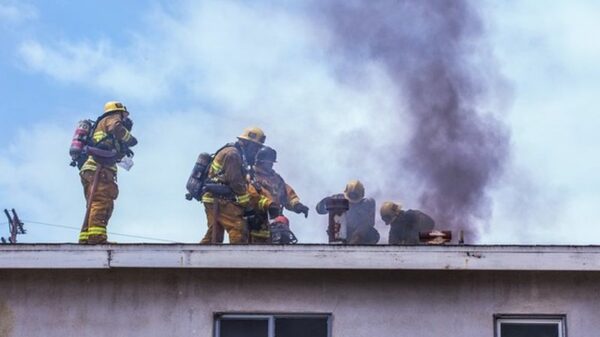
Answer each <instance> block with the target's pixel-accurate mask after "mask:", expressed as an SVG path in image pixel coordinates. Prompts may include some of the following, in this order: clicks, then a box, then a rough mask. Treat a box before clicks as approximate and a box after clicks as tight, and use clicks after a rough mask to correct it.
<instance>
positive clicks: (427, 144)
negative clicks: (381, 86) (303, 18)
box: [319, 0, 509, 242]
mask: <svg viewBox="0 0 600 337" xmlns="http://www.w3.org/2000/svg"><path fill="white" fill-rule="evenodd" d="M324 3H326V4H320V5H319V12H320V15H321V18H323V19H324V20H325V24H326V25H327V26H328V27H329V28H330V32H331V36H330V37H331V40H332V42H333V46H334V48H335V49H334V52H335V53H338V54H337V55H342V57H343V59H344V60H345V62H346V66H345V67H344V72H346V73H348V75H346V76H345V77H347V78H352V77H353V75H352V74H351V72H352V71H353V69H360V68H361V67H360V65H361V64H365V63H367V62H376V63H378V64H380V65H382V66H383V67H384V68H385V70H386V72H387V74H388V76H390V77H391V79H392V81H393V82H394V83H395V84H396V86H397V89H398V95H399V97H401V99H402V100H403V101H404V102H406V103H407V108H406V110H407V111H408V113H409V116H406V113H405V112H399V113H398V114H397V118H398V119H401V122H404V123H410V125H411V129H412V132H413V134H412V136H411V137H412V138H411V140H410V144H409V150H408V153H403V154H397V155H398V159H397V160H396V162H397V169H396V170H395V171H396V172H395V174H396V176H398V175H402V174H406V172H407V171H408V172H409V173H410V174H411V176H412V178H413V179H416V180H417V183H418V184H419V185H420V186H422V190H421V191H422V192H420V193H421V194H420V196H419V201H420V207H421V208H422V209H423V210H425V211H427V212H430V213H431V214H432V216H433V217H434V218H435V219H436V221H437V223H438V224H439V225H438V227H439V228H443V229H454V230H456V229H464V230H465V232H466V235H467V238H468V239H470V241H471V242H472V241H474V240H475V239H476V238H477V235H478V232H479V229H480V226H481V225H482V224H485V223H486V220H489V218H490V217H491V201H490V200H489V197H488V193H487V191H488V188H489V187H490V186H491V185H492V184H493V183H494V182H495V181H496V180H497V178H498V177H499V176H500V175H501V174H502V172H503V168H504V163H505V161H506V159H507V156H508V152H509V135H508V132H507V131H506V128H505V127H504V124H503V123H501V122H500V121H499V120H497V119H495V118H494V117H493V116H492V114H491V113H489V112H484V111H482V110H483V108H482V107H483V106H485V104H486V103H488V102H490V100H493V99H494V97H491V96H493V95H494V94H495V93H496V92H497V90H498V88H497V84H498V83H501V78H500V77H499V75H498V74H497V72H496V70H495V69H494V63H493V60H491V59H490V57H489V55H490V53H489V48H488V46H487V45H486V41H485V32H484V29H483V25H482V22H481V20H480V17H479V15H478V13H477V12H476V9H475V8H474V7H473V6H472V4H476V2H473V3H471V2H469V1H463V0H411V1H397V0H364V1H352V0H339V1H326V2H324ZM371 113H373V112H371ZM407 117H408V118H407ZM390 132H391V133H393V130H390ZM388 138H389V137H388ZM392 145H393V144H392ZM403 193H406V192H405V191H403ZM399 197H401V196H399Z"/></svg>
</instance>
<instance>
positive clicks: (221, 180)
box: [201, 127, 272, 243]
mask: <svg viewBox="0 0 600 337" xmlns="http://www.w3.org/2000/svg"><path fill="white" fill-rule="evenodd" d="M237 138H238V140H237V142H235V143H230V144H227V145H225V146H224V147H222V148H221V149H220V150H218V151H217V153H216V154H215V155H214V159H213V160H212V162H211V164H210V167H209V171H208V178H207V182H206V184H205V188H204V194H203V195H202V199H201V200H202V202H203V203H204V208H205V211H206V217H207V225H208V230H207V231H206V234H205V235H204V238H203V239H202V241H201V243H220V242H223V234H224V233H223V230H225V231H227V234H228V235H229V242H230V243H246V242H247V241H248V233H247V229H246V222H245V219H244V214H245V212H246V210H247V208H249V207H253V208H258V209H268V208H269V206H272V205H271V202H270V200H268V199H267V198H266V197H264V196H261V195H259V194H258V193H257V192H256V191H255V190H254V189H252V188H251V186H249V184H248V180H247V175H248V174H249V171H250V165H251V164H252V161H253V160H254V157H255V156H256V153H257V152H258V150H259V149H260V148H261V147H262V146H263V144H264V142H265V139H266V136H265V134H264V132H263V131H262V130H261V129H260V128H257V127H251V128H247V129H245V130H244V132H243V133H242V134H241V135H240V136H239V137H237Z"/></svg>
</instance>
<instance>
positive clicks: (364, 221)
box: [317, 180, 379, 244]
mask: <svg viewBox="0 0 600 337" xmlns="http://www.w3.org/2000/svg"><path fill="white" fill-rule="evenodd" d="M329 198H335V199H342V198H344V199H348V201H349V205H350V208H349V209H348V211H347V212H346V221H347V222H346V223H347V238H348V241H347V242H348V243H349V244H376V243H377V242H378V241H379V232H377V230H376V229H375V200H374V199H373V198H365V187H364V186H363V184H362V183H361V182H360V181H358V180H351V181H350V182H349V183H348V184H347V185H346V189H345V190H344V193H340V194H334V195H332V196H329V197H326V198H324V199H323V200H321V201H320V202H319V203H318V204H317V213H319V214H326V213H327V209H326V208H325V205H326V203H327V200H328V199H329Z"/></svg>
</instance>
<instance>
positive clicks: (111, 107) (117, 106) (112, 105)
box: [104, 101, 127, 113]
mask: <svg viewBox="0 0 600 337" xmlns="http://www.w3.org/2000/svg"><path fill="white" fill-rule="evenodd" d="M113 111H124V112H127V108H126V107H125V105H123V103H121V102H118V101H110V102H106V104H104V113H107V112H113Z"/></svg>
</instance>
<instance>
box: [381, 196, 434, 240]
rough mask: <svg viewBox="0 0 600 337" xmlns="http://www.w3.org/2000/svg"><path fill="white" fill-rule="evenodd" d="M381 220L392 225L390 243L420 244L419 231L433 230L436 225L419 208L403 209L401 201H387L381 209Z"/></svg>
mask: <svg viewBox="0 0 600 337" xmlns="http://www.w3.org/2000/svg"><path fill="white" fill-rule="evenodd" d="M379 213H380V214H381V220H383V222H385V224H386V225H389V226H390V234H389V237H388V243H389V244H390V245H398V244H418V243H419V232H426V231H431V230H432V229H433V228H434V227H435V221H433V219H432V218H431V217H430V216H429V215H427V214H425V213H423V212H421V211H418V210H412V209H409V210H407V211H404V210H402V205H401V204H400V203H394V202H391V201H386V202H384V203H383V205H381V209H380V210H379Z"/></svg>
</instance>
